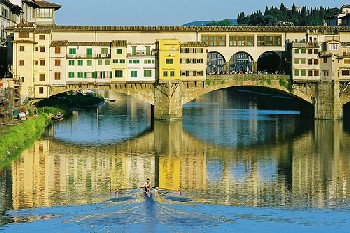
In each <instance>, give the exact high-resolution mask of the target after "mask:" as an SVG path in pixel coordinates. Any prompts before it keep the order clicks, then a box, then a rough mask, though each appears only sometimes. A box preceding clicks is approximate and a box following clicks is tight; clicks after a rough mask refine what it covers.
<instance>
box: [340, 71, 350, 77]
mask: <svg viewBox="0 0 350 233" xmlns="http://www.w3.org/2000/svg"><path fill="white" fill-rule="evenodd" d="M341 74H342V75H343V76H349V75H350V70H342V71H341Z"/></svg>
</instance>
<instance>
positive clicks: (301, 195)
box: [0, 121, 350, 209]
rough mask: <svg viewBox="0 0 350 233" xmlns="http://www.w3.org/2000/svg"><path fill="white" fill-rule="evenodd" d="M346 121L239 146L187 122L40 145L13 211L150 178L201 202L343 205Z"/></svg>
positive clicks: (94, 197)
mask: <svg viewBox="0 0 350 233" xmlns="http://www.w3.org/2000/svg"><path fill="white" fill-rule="evenodd" d="M338 123H339V122H338ZM338 123H334V122H333V121H332V122H328V121H327V122H326V121H322V122H316V125H315V128H316V130H315V132H316V134H313V133H307V134H305V135H301V137H299V138H296V139H294V140H286V141H285V142H283V143H279V144H273V143H271V144H269V145H267V144H263V145H256V146H252V147H248V148H237V149H230V148H224V147H220V146H215V145H211V144H207V143H205V142H203V141H200V140H198V139H196V138H194V137H192V136H190V135H188V134H186V133H185V132H183V131H182V123H181V122H173V123H172V124H170V125H169V124H166V123H164V122H160V123H159V124H155V128H154V130H155V131H154V132H150V133H146V134H143V135H142V136H140V137H139V138H134V139H130V140H128V141H126V142H123V143H119V144H116V145H105V146H100V147H83V146H76V145H69V144H66V143H60V142H57V141H55V140H50V141H49V140H41V141H37V142H36V143H35V145H34V146H33V147H32V148H30V149H28V150H26V151H25V152H24V153H23V154H22V157H21V158H20V159H19V160H18V161H17V162H15V163H14V164H13V165H12V184H13V187H12V198H13V207H14V208H15V209H18V208H22V207H23V208H24V207H25V208H28V207H36V206H52V205H55V204H57V203H60V204H77V203H91V202H99V201H105V200H106V198H108V197H109V196H110V194H111V193H113V191H114V189H115V188H119V189H120V190H122V191H123V190H125V189H137V188H138V187H140V186H141V185H143V181H144V180H145V179H146V177H149V178H150V179H151V181H152V183H153V184H154V185H155V186H158V187H160V188H163V189H169V190H177V189H183V190H185V191H186V192H187V193H188V195H190V197H191V199H193V200H194V201H198V202H201V201H203V202H208V201H210V202H211V203H220V204H223V203H225V204H228V205H251V206H266V205H279V206H280V205H288V206H295V205H296V206H298V205H305V204H307V205H311V206H322V205H324V204H325V203H326V204H327V203H330V201H333V200H334V201H338V202H341V201H343V200H344V199H345V198H348V197H349V196H350V193H349V190H348V189H347V186H348V185H347V184H348V183H349V179H350V173H349V169H347V168H348V167H349V166H350V160H349V157H348V156H347V155H348V151H349V148H348V145H349V143H347V142H348V141H349V140H350V138H349V136H348V135H346V134H342V133H341V132H342V125H341V124H338ZM180 126H181V127H180ZM330 132H331V133H330ZM329 141H332V142H334V143H331V144H330V143H329ZM315 147H317V148H319V151H315ZM0 175H1V174H0ZM0 189H1V181H0ZM204 194H205V195H204ZM300 202H301V204H300ZM4 205H6V203H5V204H4Z"/></svg>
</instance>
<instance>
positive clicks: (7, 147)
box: [0, 113, 50, 169]
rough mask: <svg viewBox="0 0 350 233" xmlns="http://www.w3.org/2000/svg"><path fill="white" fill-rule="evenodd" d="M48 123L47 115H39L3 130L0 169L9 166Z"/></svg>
mask: <svg viewBox="0 0 350 233" xmlns="http://www.w3.org/2000/svg"><path fill="white" fill-rule="evenodd" d="M49 122H50V121H49V117H48V114H46V113H40V114H39V115H37V116H32V117H30V119H28V120H26V121H23V122H21V123H19V124H17V125H15V126H12V127H7V128H6V129H3V131H2V133H1V135H2V137H1V140H0V142H1V143H0V169H1V168H3V167H5V166H6V165H8V164H10V163H11V161H13V160H14V159H16V158H17V157H18V156H19V155H20V154H21V153H22V151H23V150H24V149H25V148H27V147H28V146H30V145H31V144H32V143H33V142H34V141H35V140H37V139H38V138H39V137H40V136H41V135H42V134H43V132H44V130H45V127H46V126H47V125H48V124H49Z"/></svg>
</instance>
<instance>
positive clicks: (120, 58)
mask: <svg viewBox="0 0 350 233" xmlns="http://www.w3.org/2000/svg"><path fill="white" fill-rule="evenodd" d="M126 55H127V41H126V40H113V41H112V48H111V60H112V63H111V71H112V77H114V78H116V79H118V80H120V81H121V80H123V81H126V80H127V78H128V70H127V67H128V66H127V60H126Z"/></svg>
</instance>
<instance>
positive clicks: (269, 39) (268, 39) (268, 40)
mask: <svg viewBox="0 0 350 233" xmlns="http://www.w3.org/2000/svg"><path fill="white" fill-rule="evenodd" d="M265 45H266V46H272V45H273V37H272V36H265Z"/></svg>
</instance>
